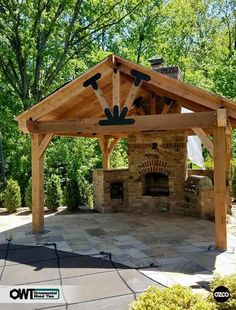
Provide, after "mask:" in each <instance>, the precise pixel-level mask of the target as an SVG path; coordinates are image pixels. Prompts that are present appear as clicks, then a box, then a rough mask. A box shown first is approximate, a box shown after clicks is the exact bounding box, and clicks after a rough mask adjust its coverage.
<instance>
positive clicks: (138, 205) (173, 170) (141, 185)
mask: <svg viewBox="0 0 236 310" xmlns="http://www.w3.org/2000/svg"><path fill="white" fill-rule="evenodd" d="M186 139H187V137H186V134H185V133H176V132H171V131H169V132H155V133H142V134H138V135H130V136H129V137H128V146H129V157H128V158H129V170H128V175H129V177H128V192H129V197H128V209H142V208H143V209H145V210H148V209H157V210H159V211H164V210H165V211H174V212H178V211H182V210H183V204H184V182H185V175H186V156H187V151H186V142H187V141H186Z"/></svg>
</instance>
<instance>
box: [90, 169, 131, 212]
mask: <svg viewBox="0 0 236 310" xmlns="http://www.w3.org/2000/svg"><path fill="white" fill-rule="evenodd" d="M113 182H122V183H123V190H124V199H123V200H121V199H111V198H110V185H111V183H113ZM93 188H94V206H95V209H96V210H97V211H99V212H116V211H122V210H124V209H126V208H127V203H128V169H111V170H103V169H96V170H93Z"/></svg>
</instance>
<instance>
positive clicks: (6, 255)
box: [0, 239, 11, 281]
mask: <svg viewBox="0 0 236 310" xmlns="http://www.w3.org/2000/svg"><path fill="white" fill-rule="evenodd" d="M10 242H11V239H7V248H6V253H5V257H4V264H3V267H2V271H1V274H0V281H1V280H2V277H3V273H4V271H5V268H6V265H7V257H8V252H9V246H10Z"/></svg>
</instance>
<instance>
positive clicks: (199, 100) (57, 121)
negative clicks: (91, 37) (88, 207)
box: [17, 54, 236, 249]
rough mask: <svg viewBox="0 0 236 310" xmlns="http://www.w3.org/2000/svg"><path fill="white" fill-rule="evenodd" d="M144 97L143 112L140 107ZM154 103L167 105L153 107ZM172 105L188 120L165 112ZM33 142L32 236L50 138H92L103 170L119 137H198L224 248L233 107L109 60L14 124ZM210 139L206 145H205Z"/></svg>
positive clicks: (37, 225) (40, 222) (40, 213)
mask: <svg viewBox="0 0 236 310" xmlns="http://www.w3.org/2000/svg"><path fill="white" fill-rule="evenodd" d="M140 96H141V97H142V98H151V99H150V101H149V109H148V110H147V109H144V108H143V107H142V104H140V102H139V98H140ZM155 96H158V97H161V98H167V99H168V100H166V101H164V102H165V103H164V106H163V107H162V108H161V110H160V108H159V107H158V106H157V105H156V104H155V102H156V101H155V100H154V99H153V98H155ZM171 104H178V105H179V106H181V107H185V108H187V109H190V110H191V111H193V112H194V113H185V114H181V113H173V112H172V113H170V108H171ZM17 120H18V123H19V128H20V129H21V130H22V131H23V132H24V133H27V134H30V135H31V137H32V196H33V197H32V200H33V207H32V230H33V232H34V233H40V232H42V231H43V229H44V152H45V150H46V149H47V146H48V145H49V143H50V141H51V139H52V137H53V136H75V137H92V138H98V139H99V143H100V146H101V151H102V155H103V168H104V169H109V157H110V154H111V152H112V149H113V148H114V146H115V145H116V143H117V141H118V140H119V138H122V137H127V134H129V133H139V132H150V131H164V130H175V131H187V132H188V134H189V135H194V134H197V135H198V136H199V137H200V139H201V141H202V143H203V144H204V145H205V146H206V148H207V149H208V150H209V152H210V153H212V154H213V158H214V208H215V240H216V247H217V248H219V249H226V248H227V231H226V224H227V214H226V213H227V212H226V208H227V207H226V204H227V199H226V196H227V195H226V193H227V190H228V187H229V184H230V133H231V128H232V127H236V105H235V103H234V102H232V101H230V100H227V99H224V98H222V97H219V96H216V95H214V94H210V93H208V92H206V91H204V90H202V89H199V88H197V87H194V86H191V85H189V84H187V83H184V82H182V81H179V80H175V79H173V78H171V77H168V76H166V75H164V74H161V73H158V72H156V71H154V70H152V69H148V68H145V67H143V66H141V65H138V64H136V63H133V62H130V61H127V60H125V59H123V58H121V57H118V56H116V55H113V54H112V55H110V56H108V57H107V58H105V59H104V60H102V61H101V62H100V63H98V64H97V65H96V66H94V67H93V68H91V69H90V70H88V71H87V72H85V73H84V74H82V75H81V76H79V77H78V78H76V79H75V80H73V81H71V82H69V83H68V84H66V85H64V86H62V87H61V88H60V89H58V90H56V91H55V92H53V93H52V94H50V95H49V96H48V97H46V98H44V99H43V100H42V101H40V102H39V103H37V104H36V105H34V106H33V107H31V108H30V109H28V110H27V111H25V112H23V113H22V114H20V115H19V116H18V117H17ZM211 137H212V138H213V139H211Z"/></svg>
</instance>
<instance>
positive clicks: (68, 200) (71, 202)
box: [64, 178, 80, 212]
mask: <svg viewBox="0 0 236 310" xmlns="http://www.w3.org/2000/svg"><path fill="white" fill-rule="evenodd" d="M64 200H65V204H66V206H67V210H68V211H69V212H74V211H76V210H78V206H79V202H80V197H79V186H78V182H77V180H76V179H74V178H73V179H68V180H67V181H66V187H65V193H64Z"/></svg>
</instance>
